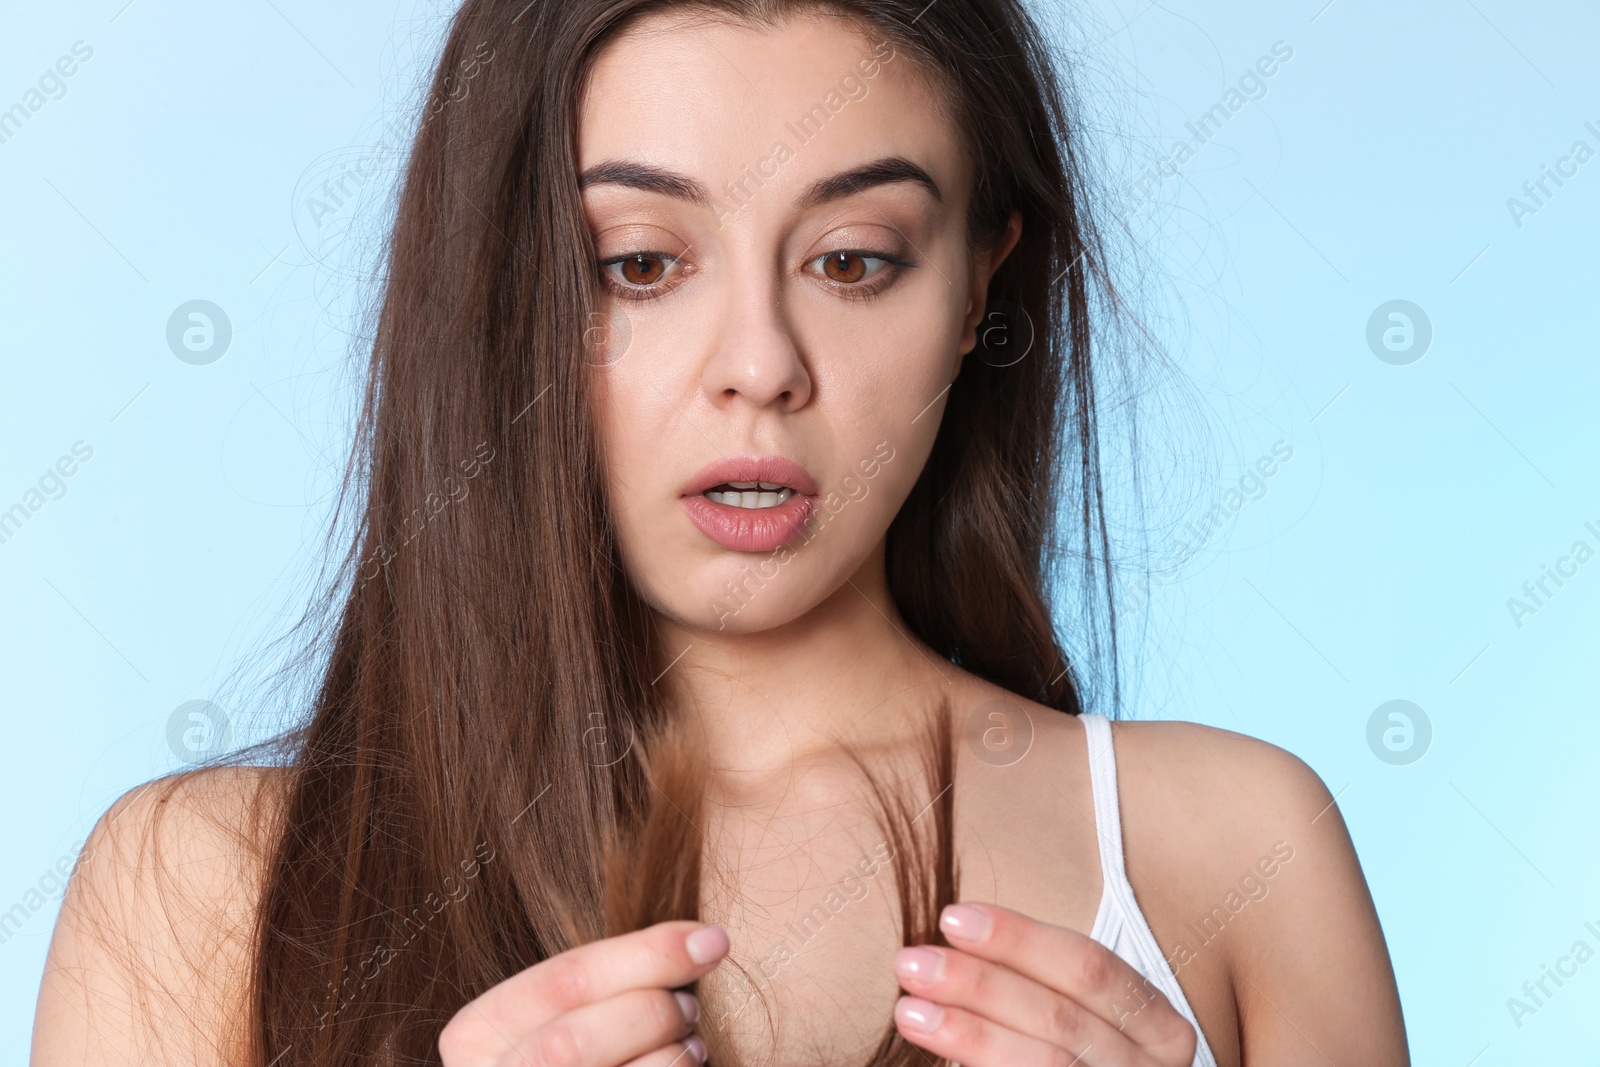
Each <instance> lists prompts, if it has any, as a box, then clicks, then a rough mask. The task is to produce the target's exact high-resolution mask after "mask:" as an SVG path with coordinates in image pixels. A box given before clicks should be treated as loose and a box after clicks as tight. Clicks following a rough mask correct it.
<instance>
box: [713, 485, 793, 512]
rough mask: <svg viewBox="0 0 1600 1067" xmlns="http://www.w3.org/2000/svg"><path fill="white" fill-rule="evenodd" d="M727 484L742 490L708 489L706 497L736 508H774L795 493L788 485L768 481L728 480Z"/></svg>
mask: <svg viewBox="0 0 1600 1067" xmlns="http://www.w3.org/2000/svg"><path fill="white" fill-rule="evenodd" d="M726 484H727V485H729V486H731V487H732V488H734V489H738V490H740V492H737V493H731V492H718V491H717V490H715V489H707V490H706V499H708V500H711V501H714V502H715V503H718V504H726V505H728V506H729V507H735V508H772V507H777V506H778V505H779V504H781V503H783V502H784V501H785V500H788V499H789V498H790V497H791V496H793V495H794V490H793V489H790V488H789V487H788V486H786V485H772V484H769V483H767V482H728V483H726ZM774 490H776V492H774Z"/></svg>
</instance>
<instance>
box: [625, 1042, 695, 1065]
mask: <svg viewBox="0 0 1600 1067" xmlns="http://www.w3.org/2000/svg"><path fill="white" fill-rule="evenodd" d="M705 1062H706V1046H705V1042H703V1041H701V1040H700V1039H699V1038H698V1037H691V1038H689V1039H688V1040H687V1041H674V1042H673V1043H672V1044H670V1045H665V1046H663V1047H661V1048H658V1049H656V1050H655V1051H654V1052H650V1053H647V1054H646V1055H643V1056H640V1057H639V1058H638V1059H636V1060H629V1061H628V1062H627V1063H625V1064H623V1065H622V1067H701V1065H702V1064H704V1063H705Z"/></svg>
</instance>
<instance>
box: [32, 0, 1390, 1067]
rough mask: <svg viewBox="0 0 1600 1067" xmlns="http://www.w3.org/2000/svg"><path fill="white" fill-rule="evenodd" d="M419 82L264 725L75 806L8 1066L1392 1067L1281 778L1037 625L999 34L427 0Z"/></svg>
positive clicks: (1026, 261) (1365, 941)
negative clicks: (441, 33)
mask: <svg viewBox="0 0 1600 1067" xmlns="http://www.w3.org/2000/svg"><path fill="white" fill-rule="evenodd" d="M433 89H434V95H433V97H432V102H433V104H434V105H435V106H431V107H428V108H425V110H424V117H423V120H422V124H421V127H420V130H419V133H418V136H417V139H416V142H415V145H414V151H413V155H412V158H411V160H410V163H409V166H408V170H407V173H406V175H405V181H404V186H403V190H402V195H401V199H400V202H399V207H398V217H397V220H396V226H395V230H394V237H393V241H392V245H391V247H390V260H389V269H388V274H387V278H386V283H387V288H386V291H385V300H384V302H383V306H382V312H381V317H380V320H379V323H378V330H377V335H376V337H377V340H376V346H375V351H374V359H373V364H372V376H371V378H370V381H369V387H368V391H367V395H366V401H365V406H364V408H363V416H362V420H361V423H360V428H359V429H360V432H359V441H360V445H361V448H360V450H359V452H358V455H359V456H360V457H361V458H362V462H361V463H359V464H357V465H356V466H355V468H354V469H353V470H352V477H351V480H350V484H353V485H359V486H361V487H362V488H363V489H364V490H365V492H366V496H365V498H364V500H363V503H362V507H361V509H360V515H361V524H360V529H359V531H358V535H357V536H356V537H355V538H353V539H352V543H351V544H352V547H351V549H350V552H349V554H348V555H347V556H346V558H345V561H344V563H345V569H344V570H343V571H342V572H341V574H340V577H341V578H343V579H348V582H347V583H346V582H340V583H335V584H334V585H332V586H330V593H329V599H328V601H327V604H328V605H336V606H337V619H336V623H335V625H334V626H333V627H332V640H331V642H329V644H328V646H327V648H326V652H327V660H326V662H325V664H323V665H322V666H320V667H319V668H318V669H319V672H320V683H319V688H318V691H317V695H316V700H315V706H314V709H313V715H312V716H311V717H310V719H309V721H308V723H307V724H306V725H305V726H304V727H303V728H302V729H300V730H298V731H297V732H295V733H293V734H291V735H289V736H288V738H287V739H286V740H287V741H288V745H287V752H288V754H289V759H288V760H286V761H284V762H285V765H284V766H258V767H251V766H245V765H231V766H230V765H220V766H215V767H210V768H206V769H204V770H202V771H199V772H189V773H186V774H184V775H179V776H174V777H172V778H169V779H164V780H161V781H160V782H158V783H153V787H152V788H146V789H142V790H137V791H135V792H133V793H130V794H129V795H128V796H126V797H124V798H123V799H122V800H120V801H119V802H118V803H117V804H116V805H114V806H113V808H112V809H111V811H109V812H108V813H107V814H106V815H105V816H104V817H103V818H102V819H101V821H100V823H99V825H98V826H97V827H96V829H95V832H94V835H93V837H92V838H91V842H90V845H89V846H88V847H87V848H86V850H85V855H86V857H87V858H86V859H85V861H84V862H83V863H81V864H80V865H79V869H78V871H77V872H76V874H75V876H74V878H73V882H72V885H71V888H70V890H69V893H68V896H67V898H66V900H65V901H64V903H63V911H62V917H61V919H60V921H59V923H58V928H57V932H56V935H55V939H54V941H53V943H52V947H51V955H50V960H49V964H48V970H47V974H46V976H45V982H44V987H43V990H42V992H41V998H40V1008H39V1016H38V1023H37V1027H36V1034H35V1046H34V1062H35V1063H36V1064H41V1065H55V1064H67V1063H73V1064H78V1063H120V1062H124V1061H128V1062H161V1063H164V1064H180V1063H197V1064H198V1063H217V1062H222V1063H229V1064H235V1063H236V1064H251V1065H257V1067H260V1065H268V1064H270V1065H274V1067H289V1065H299V1064H305V1065H312V1064H316V1065H333V1064H357V1063H362V1064H365V1063H402V1062H443V1063H444V1064H446V1065H448V1067H487V1065H490V1064H494V1065H511V1064H530V1065H538V1067H545V1065H559V1067H579V1065H583V1067H617V1065H622V1064H628V1065H639V1067H644V1065H648V1067H665V1065H666V1064H669V1063H686V1062H690V1061H695V1062H706V1061H707V1060H708V1059H709V1060H710V1061H713V1062H715V1063H718V1064H727V1065H729V1067H731V1065H732V1064H734V1063H751V1064H754V1063H757V1062H772V1063H779V1064H790V1063H796V1064H798V1063H807V1064H829V1065H836V1064H851V1063H872V1064H890V1063H895V1064H912V1063H917V1062H920V1061H923V1060H932V1059H935V1058H937V1059H938V1061H939V1062H957V1063H961V1064H966V1065H968V1067H1002V1065H1004V1067H1016V1065H1019V1064H1038V1065H1046V1064H1049V1065H1065V1064H1068V1063H1074V1064H1093V1065H1102V1067H1112V1065H1115V1067H1123V1065H1134V1064H1164V1065H1179V1064H1191V1063H1193V1064H1202V1065H1204V1064H1220V1065H1226V1067H1232V1065H1237V1064H1241V1063H1245V1062H1249V1063H1287V1062H1322V1061H1323V1060H1326V1061H1328V1062H1333V1063H1357V1062H1359V1063H1363V1064H1404V1063H1407V1062H1408V1060H1407V1052H1406V1047H1405V1039H1404V1032H1403V1027H1402V1022H1401V1014H1400V1007H1399V1001H1398V996H1397V993H1396V988H1395V983H1394V978H1393V975H1392V973H1391V970H1390V966H1389V962H1388V959H1387V956H1386V954H1385V949H1384V944H1383V937H1382V933H1381V930H1380V928H1379V925H1378V921H1377V917H1376V914H1375V912H1374V909H1373V906H1372V903H1371V900H1370V897H1369V895H1368V892H1367V889H1366V885H1365V882H1364V880H1363V878H1362V874H1361V870H1360V866H1359V864H1358V862H1357V860H1356V857H1355V853H1354V849H1353V848H1352V845H1351V842H1350V840H1349V838H1348V836H1347V834H1346V831H1345V829H1344V827H1343V824H1342V822H1341V820H1340V817H1339V813H1338V811H1337V808H1335V807H1333V805H1332V799H1331V797H1330V796H1329V795H1328V791H1327V790H1326V788H1325V787H1324V786H1323V784H1322V782H1321V781H1320V780H1319V779H1318V778H1317V777H1316V775H1315V774H1314V773H1312V772H1311V771H1310V770H1309V768H1307V767H1306V765H1305V764H1303V763H1302V762H1300V761H1299V760H1297V759H1296V758H1294V757H1293V756H1291V755H1289V754H1288V753H1285V752H1283V751H1281V750H1279V749H1276V748H1274V747H1272V746H1270V745H1266V744H1264V743H1261V742H1257V741H1254V740H1252V739H1249V738H1245V737H1241V736H1239V735H1237V734H1232V733H1228V732H1226V731H1220V730H1214V729H1209V728H1202V727H1199V726H1193V725H1188V724H1182V723H1174V722H1143V723H1131V722H1129V723H1123V722H1119V723H1117V724H1116V727H1115V729H1114V730H1113V729H1112V728H1111V725H1110V723H1109V721H1108V720H1107V719H1106V718H1104V717H1103V716H1100V715H1097V714H1090V713H1086V711H1085V708H1084V704H1083V700H1084V694H1083V692H1082V687H1083V685H1084V684H1085V679H1086V663H1085V662H1080V661H1079V660H1077V659H1075V658H1074V659H1069V658H1068V657H1067V655H1066V654H1065V652H1064V651H1063V650H1062V648H1061V646H1060V644H1059V643H1058V640H1057V636H1056V631H1055V624H1054V622H1053V619H1052V615H1051V611H1050V605H1049V602H1048V600H1047V597H1046V590H1047V589H1051V588H1055V587H1057V586H1058V585H1059V584H1060V583H1062V582H1065V581H1068V580H1070V579H1074V578H1076V579H1077V580H1080V581H1083V580H1085V579H1087V580H1088V581H1084V585H1085V586H1087V585H1088V584H1089V582H1092V581H1096V580H1097V581H1098V582H1099V584H1100V585H1101V586H1102V587H1103V590H1104V591H1105V593H1106V594H1107V595H1108V596H1109V593H1110V582H1109V571H1108V570H1107V569H1105V568H1104V558H1105V555H1104V550H1105V526H1104V522H1103V519H1102V518H1101V516H1100V508H1099V468H1098V465H1097V453H1096V443H1095V408H1094V395H1093V383H1094V374H1093V373H1092V370H1091V366H1090V339H1091V331H1090V311H1091V308H1092V306H1094V301H1095V299H1096V295H1097V293H1098V294H1099V295H1100V296H1105V295H1107V293H1106V291H1105V290H1104V288H1103V284H1102V283H1103V273H1102V272H1103V266H1102V262H1103V255H1102V253H1101V250H1100V248H1099V246H1098V245H1097V243H1096V241H1095V238H1094V230H1093V228H1092V226H1091V225H1090V224H1089V219H1088V209H1089V206H1090V205H1089V198H1088V196H1087V194H1086V192H1085V185H1084V182H1083V180H1082V178H1081V175H1080V173H1079V170H1078V164H1077V162H1076V159H1075V156H1074V152H1075V151H1076V150H1077V149H1076V146H1075V142H1074V140H1073V138H1074V137H1075V134H1074V133H1072V131H1071V130H1070V129H1069V127H1068V124H1067V120H1066V115H1065V110H1064V107H1063V95H1064V94H1063V91H1062V89H1061V86H1060V85H1059V84H1058V82H1057V80H1056V74H1055V72H1054V71H1052V70H1051V68H1050V64H1049V61H1048V55H1047V53H1046V51H1045V49H1044V47H1043V45H1042V41H1041V38H1040V36H1039V34H1038V32H1037V30H1036V28H1035V27H1034V26H1033V25H1032V23H1031V22H1030V21H1029V19H1028V17H1027V16H1026V14H1025V13H1024V11H1023V10H1022V8H1020V7H1019V6H1018V5H1017V4H1016V3H1014V2H1012V0H935V2H933V3H927V2H925V0H916V2H911V3H899V2H895V0H889V2H882V0H874V2H859V0H855V2H836V3H830V4H827V5H816V4H797V3H788V2H765V0H717V2H715V3H708V4H703V5H696V6H692V7H691V6H689V5H686V4H682V3H670V2H669V3H649V2H646V0H562V2H560V3H551V2H549V0H544V2H540V0H532V2H529V0H507V2H502V0H469V2H468V3H466V4H465V5H464V7H463V8H462V9H461V11H460V12H459V14H458V16H457V17H456V19H455V22H454V25H453V28H452V31H451V33H450V36H449V39H448V43H447V45H446V47H445V51H444V54H443V57H442V61H441V64H440V67H439V71H438V73H437V75H436V78H435V81H434V86H433ZM997 324H999V325H1000V326H1003V327H1004V328H1005V330H1006V331H1009V332H1005V333H1003V334H1002V333H1001V332H999V331H997V328H996V327H997ZM1030 330H1031V331H1033V332H1034V333H1035V334H1036V337H1035V339H1034V341H1033V342H1032V343H1031V345H1027V346H1023V345H1019V344H1018V343H1017V342H1018V339H1019V332H1026V331H1030ZM1058 501H1064V502H1066V504H1067V506H1068V508H1069V511H1070V513H1071V514H1072V515H1073V516H1075V518H1076V525H1078V526H1081V528H1082V530H1083V532H1084V535H1085V540H1084V543H1083V545H1082V546H1081V554H1080V558H1081V559H1082V560H1084V561H1088V562H1086V563H1085V564H1084V567H1083V568H1082V569H1081V570H1079V571H1073V570H1069V569H1061V568H1059V565H1058V560H1059V558H1060V557H1061V555H1062V554H1063V553H1062V549H1061V546H1060V545H1058V544H1057V542H1056V537H1057V529H1056V527H1057V524H1056V521H1055V519H1056V515H1055V508H1056V505H1057V502H1058ZM1096 560H1098V561H1101V567H1100V569H1098V570H1097V569H1096V568H1095V564H1094V562H1093V561H1096ZM1093 617H1094V616H1093V615H1092V614H1091V615H1090V619H1091V620H1092V618H1093ZM1082 643H1083V644H1084V645H1085V646H1086V647H1089V648H1091V649H1092V648H1094V647H1096V645H1097V642H1096V641H1095V640H1093V632H1092V631H1087V632H1086V635H1085V636H1084V638H1083V642H1082ZM310 647H312V648H317V647H320V646H318V645H317V643H316V642H315V641H313V642H312V643H311V646H310ZM1114 648H1115V646H1114V642H1113V644H1112V650H1113V652H1114ZM307 662H311V660H310V658H309V654H308V660H307ZM1115 695H1116V689H1115V687H1113V698H1115ZM1135 884H1137V886H1138V892H1137V896H1136V895H1135V892H1134V889H1133V886H1134V885H1135ZM897 991H898V992H899V994H900V995H897Z"/></svg>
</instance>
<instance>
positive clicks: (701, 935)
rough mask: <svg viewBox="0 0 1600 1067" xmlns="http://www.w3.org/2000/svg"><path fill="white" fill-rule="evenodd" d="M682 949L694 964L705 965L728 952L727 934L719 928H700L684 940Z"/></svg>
mask: <svg viewBox="0 0 1600 1067" xmlns="http://www.w3.org/2000/svg"><path fill="white" fill-rule="evenodd" d="M683 947H684V948H686V949H688V950H689V958H690V959H691V960H694V962H695V963H698V964H707V963H710V962H711V961H712V960H714V959H718V958H720V957H721V956H722V954H723V953H725V952H727V951H728V934H727V932H726V931H725V930H723V929H722V927H720V926H702V927H701V928H700V929H698V930H696V931H695V932H694V933H692V934H690V935H689V936H688V937H686V938H685V939H684V942H683Z"/></svg>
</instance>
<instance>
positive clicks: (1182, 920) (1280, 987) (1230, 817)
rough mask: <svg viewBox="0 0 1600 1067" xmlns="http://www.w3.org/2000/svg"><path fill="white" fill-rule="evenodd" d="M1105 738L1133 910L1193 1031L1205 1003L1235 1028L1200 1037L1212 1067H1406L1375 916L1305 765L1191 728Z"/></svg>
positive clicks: (1350, 853) (1345, 835) (1341, 829)
mask: <svg viewBox="0 0 1600 1067" xmlns="http://www.w3.org/2000/svg"><path fill="white" fill-rule="evenodd" d="M1112 736H1113V739H1114V744H1115V746H1116V754H1117V772H1118V773H1117V776H1118V792H1119V794H1120V796H1121V801H1122V810H1123V832H1124V837H1125V847H1126V849H1127V859H1128V876H1129V880H1130V882H1131V883H1132V884H1133V886H1134V888H1135V894H1136V896H1137V898H1138V900H1139V903H1140V906H1141V908H1142V909H1143V910H1144V911H1145V912H1146V916H1147V918H1148V919H1149V921H1150V924H1151V928H1152V930H1153V932H1154V933H1155V934H1156V937H1157V940H1158V941H1159V942H1160V944H1161V947H1162V950H1163V952H1165V953H1166V954H1167V956H1168V960H1169V963H1171V964H1172V965H1173V967H1174V970H1175V971H1176V972H1177V973H1178V975H1179V977H1180V982H1181V983H1182V984H1183V986H1184V988H1185V991H1186V995H1189V994H1188V990H1189V989H1190V987H1191V985H1193V986H1195V987H1197V988H1196V993H1195V994H1194V995H1190V999H1191V1001H1193V1002H1195V1003H1194V1007H1195V1011H1196V1014H1197V1015H1199V1016H1200V1018H1201V1021H1202V1025H1203V1026H1204V1024H1205V1022H1206V1012H1205V1011H1204V1010H1203V1008H1202V1005H1203V1004H1209V1005H1210V1009H1211V1012H1210V1013H1211V1015H1212V1017H1213V1019H1222V1018H1226V1017H1228V1015H1229V1014H1230V1013H1229V1011H1228V1005H1229V1003H1230V1002H1231V1006H1232V1011H1231V1015H1232V1017H1233V1018H1234V1019H1236V1020H1237V1022H1238V1026H1237V1030H1236V1034H1227V1035H1225V1036H1224V1037H1223V1038H1222V1039H1221V1040H1216V1039H1213V1041H1212V1043H1213V1045H1214V1046H1220V1047H1216V1048H1215V1049H1214V1050H1215V1051H1216V1052H1217V1055H1218V1059H1219V1061H1220V1062H1223V1063H1229V1062H1235V1063H1236V1062H1241V1061H1242V1062H1246V1063H1249V1062H1281V1061H1294V1062H1300V1061H1313V1060H1315V1061H1317V1062H1321V1060H1320V1057H1322V1056H1325V1057H1327V1058H1328V1059H1330V1060H1332V1061H1333V1062H1335V1063H1338V1062H1345V1061H1349V1062H1361V1063H1372V1064H1386V1065H1403V1064H1407V1063H1409V1058H1408V1054H1407V1051H1406V1045H1405V1031H1404V1024H1403V1021H1402V1017H1401V1010H1400V1000H1399V992H1398V989H1397V986H1396V982H1395V977H1394V971H1393V968H1392V965H1391V963H1390V960H1389V955H1388V950H1387V946H1386V944H1385V941H1384V936H1383V930H1382V928H1381V925H1380V923H1379V920H1378V915H1377V910H1376V908H1375V907H1374V905H1373V901H1372V896H1371V892H1370V890H1369V889H1368V887H1367V882H1366V877H1365V875H1364V874H1363V872H1362V869H1361V863H1360V860H1359V858H1358V856H1357V852H1356V847H1355V843H1354V842H1353V841H1352V839H1351V836H1350V832H1349V830H1348V828H1347V827H1346V825H1345V822H1344V819H1343V817H1342V815H1341V814H1340V811H1339V806H1338V804H1337V803H1336V800H1335V797H1334V795H1333V793H1332V792H1331V791H1330V790H1329V788H1328V786H1327V784H1326V783H1324V782H1323V780H1322V778H1321V777H1320V776H1319V775H1318V774H1317V772H1316V771H1315V770H1313V769H1312V768H1311V767H1310V766H1309V765H1308V764H1307V763H1306V762H1305V761H1304V760H1302V759H1301V758H1300V757H1298V756H1296V755H1295V754H1293V753H1292V752H1289V751H1287V750H1285V749H1283V748H1280V747H1278V746H1277V745H1273V744H1271V743H1269V742H1266V741H1262V740H1260V739H1258V738H1254V737H1249V736H1247V735H1245V734H1240V733H1235V732H1233V731H1231V730H1224V729H1219V728H1217V727H1212V726H1205V725H1201V724H1199V723H1190V722H1175V721H1129V722H1116V723H1113V725H1112ZM1185 968H1188V969H1189V973H1187V974H1186V973H1185ZM1209 1034H1210V1030H1209V1029H1208V1036H1209ZM1228 1046H1233V1047H1231V1048H1230V1047H1228Z"/></svg>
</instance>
